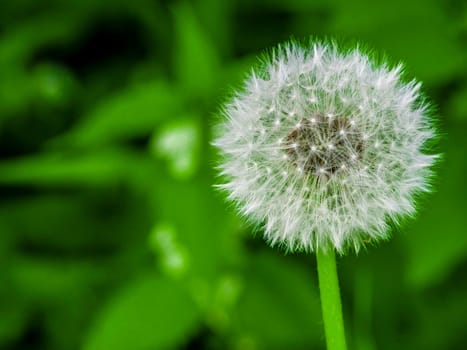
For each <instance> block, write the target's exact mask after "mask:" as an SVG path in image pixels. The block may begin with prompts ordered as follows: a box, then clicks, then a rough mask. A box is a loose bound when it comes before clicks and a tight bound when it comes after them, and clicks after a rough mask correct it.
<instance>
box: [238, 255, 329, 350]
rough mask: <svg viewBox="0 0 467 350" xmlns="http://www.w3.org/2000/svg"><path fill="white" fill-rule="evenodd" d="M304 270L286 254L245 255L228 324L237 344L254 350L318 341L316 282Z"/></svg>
mask: <svg viewBox="0 0 467 350" xmlns="http://www.w3.org/2000/svg"><path fill="white" fill-rule="evenodd" d="M311 266H312V265H311V264H310V267H309V268H308V269H307V268H305V267H304V266H302V265H299V264H298V263H296V262H294V261H293V260H292V259H291V258H290V257H285V256H279V255H275V254H273V253H270V252H267V253H265V252H260V253H257V254H255V255H254V256H251V261H250V265H249V266H248V270H247V273H246V274H245V279H246V280H245V282H244V292H243V294H242V295H241V296H240V298H239V303H238V305H237V307H236V309H235V311H234V312H235V316H234V317H235V319H234V322H235V323H234V324H233V329H235V332H236V335H237V337H238V342H240V344H238V345H239V348H241V347H240V345H241V344H242V343H243V342H247V343H251V344H252V345H253V348H257V349H309V348H312V345H313V346H319V345H322V341H323V337H322V332H323V329H322V326H321V310H320V304H319V299H318V296H317V293H318V289H317V286H316V285H314V284H313V279H312V278H311V276H312V275H313V274H314V271H313V269H312V268H311Z"/></svg>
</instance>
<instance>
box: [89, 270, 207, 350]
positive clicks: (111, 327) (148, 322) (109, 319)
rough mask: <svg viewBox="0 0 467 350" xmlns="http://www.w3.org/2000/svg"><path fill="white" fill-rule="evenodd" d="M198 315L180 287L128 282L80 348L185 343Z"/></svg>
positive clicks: (152, 280) (151, 279)
mask: <svg viewBox="0 0 467 350" xmlns="http://www.w3.org/2000/svg"><path fill="white" fill-rule="evenodd" d="M198 318H199V312H198V310H197V308H196V305H195V304H194V302H193V300H192V299H191V298H190V297H189V295H188V294H187V293H186V292H185V291H184V290H183V288H182V287H181V286H180V285H179V284H177V283H174V282H173V281H171V280H170V279H167V278H160V277H159V278H158V277H157V276H152V275H148V276H144V277H142V278H141V279H140V280H138V281H135V282H131V283H130V284H129V285H128V286H127V287H126V289H125V290H124V291H122V292H121V293H119V294H118V295H116V296H115V297H114V299H113V300H112V301H111V302H110V303H109V305H107V307H106V308H105V309H104V310H103V311H102V314H101V315H100V318H99V319H98V320H97V321H96V325H95V326H94V328H93V330H92V331H91V333H90V335H89V336H88V339H87V342H86V343H85V345H84V347H83V349H85V350H100V349H102V350H104V349H115V350H118V349H122V350H124V349H135V350H137V349H167V348H172V347H174V346H175V345H182V344H183V343H185V342H187V341H188V339H189V336H190V335H191V334H192V333H193V331H194V330H195V329H196V325H197V323H198V322H197V321H198Z"/></svg>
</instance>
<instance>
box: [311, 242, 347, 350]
mask: <svg viewBox="0 0 467 350" xmlns="http://www.w3.org/2000/svg"><path fill="white" fill-rule="evenodd" d="M316 260H317V262H318V279H319V290H320V296H321V310H322V312H323V321H324V332H325V334H326V346H327V350H346V349H347V345H346V343H345V332H344V321H343V318H342V306H341V298H340V293H339V281H338V278H337V268H336V255H335V253H334V250H332V249H329V250H328V251H326V252H323V251H320V250H318V251H317V253H316Z"/></svg>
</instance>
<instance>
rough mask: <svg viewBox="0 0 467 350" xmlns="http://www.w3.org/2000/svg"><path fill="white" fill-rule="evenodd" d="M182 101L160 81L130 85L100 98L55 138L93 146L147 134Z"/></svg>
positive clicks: (179, 107)
mask: <svg viewBox="0 0 467 350" xmlns="http://www.w3.org/2000/svg"><path fill="white" fill-rule="evenodd" d="M182 105H183V102H182V101H181V99H180V97H179V94H178V93H177V91H175V90H174V89H173V88H172V87H171V86H170V85H169V84H167V83H166V82H164V81H152V82H148V83H141V84H138V85H134V86H130V87H129V88H127V89H125V90H122V91H120V92H119V93H117V94H115V95H114V96H112V97H110V98H107V99H105V100H103V101H102V102H101V103H100V104H99V105H98V106H97V107H96V108H95V109H94V110H92V111H91V112H90V113H88V115H86V116H84V117H83V119H82V121H81V122H80V123H79V124H78V125H76V126H75V127H74V128H73V130H72V131H71V132H70V133H69V134H66V135H64V136H63V137H61V138H59V139H58V140H56V142H58V143H59V144H60V142H65V143H66V144H71V145H74V146H78V147H96V146H101V145H103V144H108V143H111V142H116V141H121V140H126V139H129V138H131V137H135V136H141V135H145V134H150V133H151V132H152V131H153V130H154V128H155V127H156V125H157V124H158V123H159V122H160V121H161V120H163V119H166V118H172V117H173V116H174V115H177V114H178V113H179V111H180V109H181V107H182Z"/></svg>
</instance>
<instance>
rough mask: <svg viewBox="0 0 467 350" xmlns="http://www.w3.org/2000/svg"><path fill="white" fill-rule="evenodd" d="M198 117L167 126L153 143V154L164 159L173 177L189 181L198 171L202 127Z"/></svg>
mask: <svg viewBox="0 0 467 350" xmlns="http://www.w3.org/2000/svg"><path fill="white" fill-rule="evenodd" d="M197 119H198V118H196V117H188V118H185V119H182V120H176V121H172V122H169V123H167V124H165V125H164V126H163V127H162V128H161V129H160V130H158V132H157V133H156V134H155V135H154V137H153V139H152V142H151V146H152V147H151V149H152V151H153V153H154V154H155V155H156V156H158V157H161V158H164V159H165V160H166V161H167V163H168V166H169V170H170V173H171V174H172V176H174V177H175V178H178V179H188V178H190V177H191V176H193V175H194V174H195V173H196V171H197V170H198V165H199V157H200V152H201V127H200V125H199V122H198V121H197Z"/></svg>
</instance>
